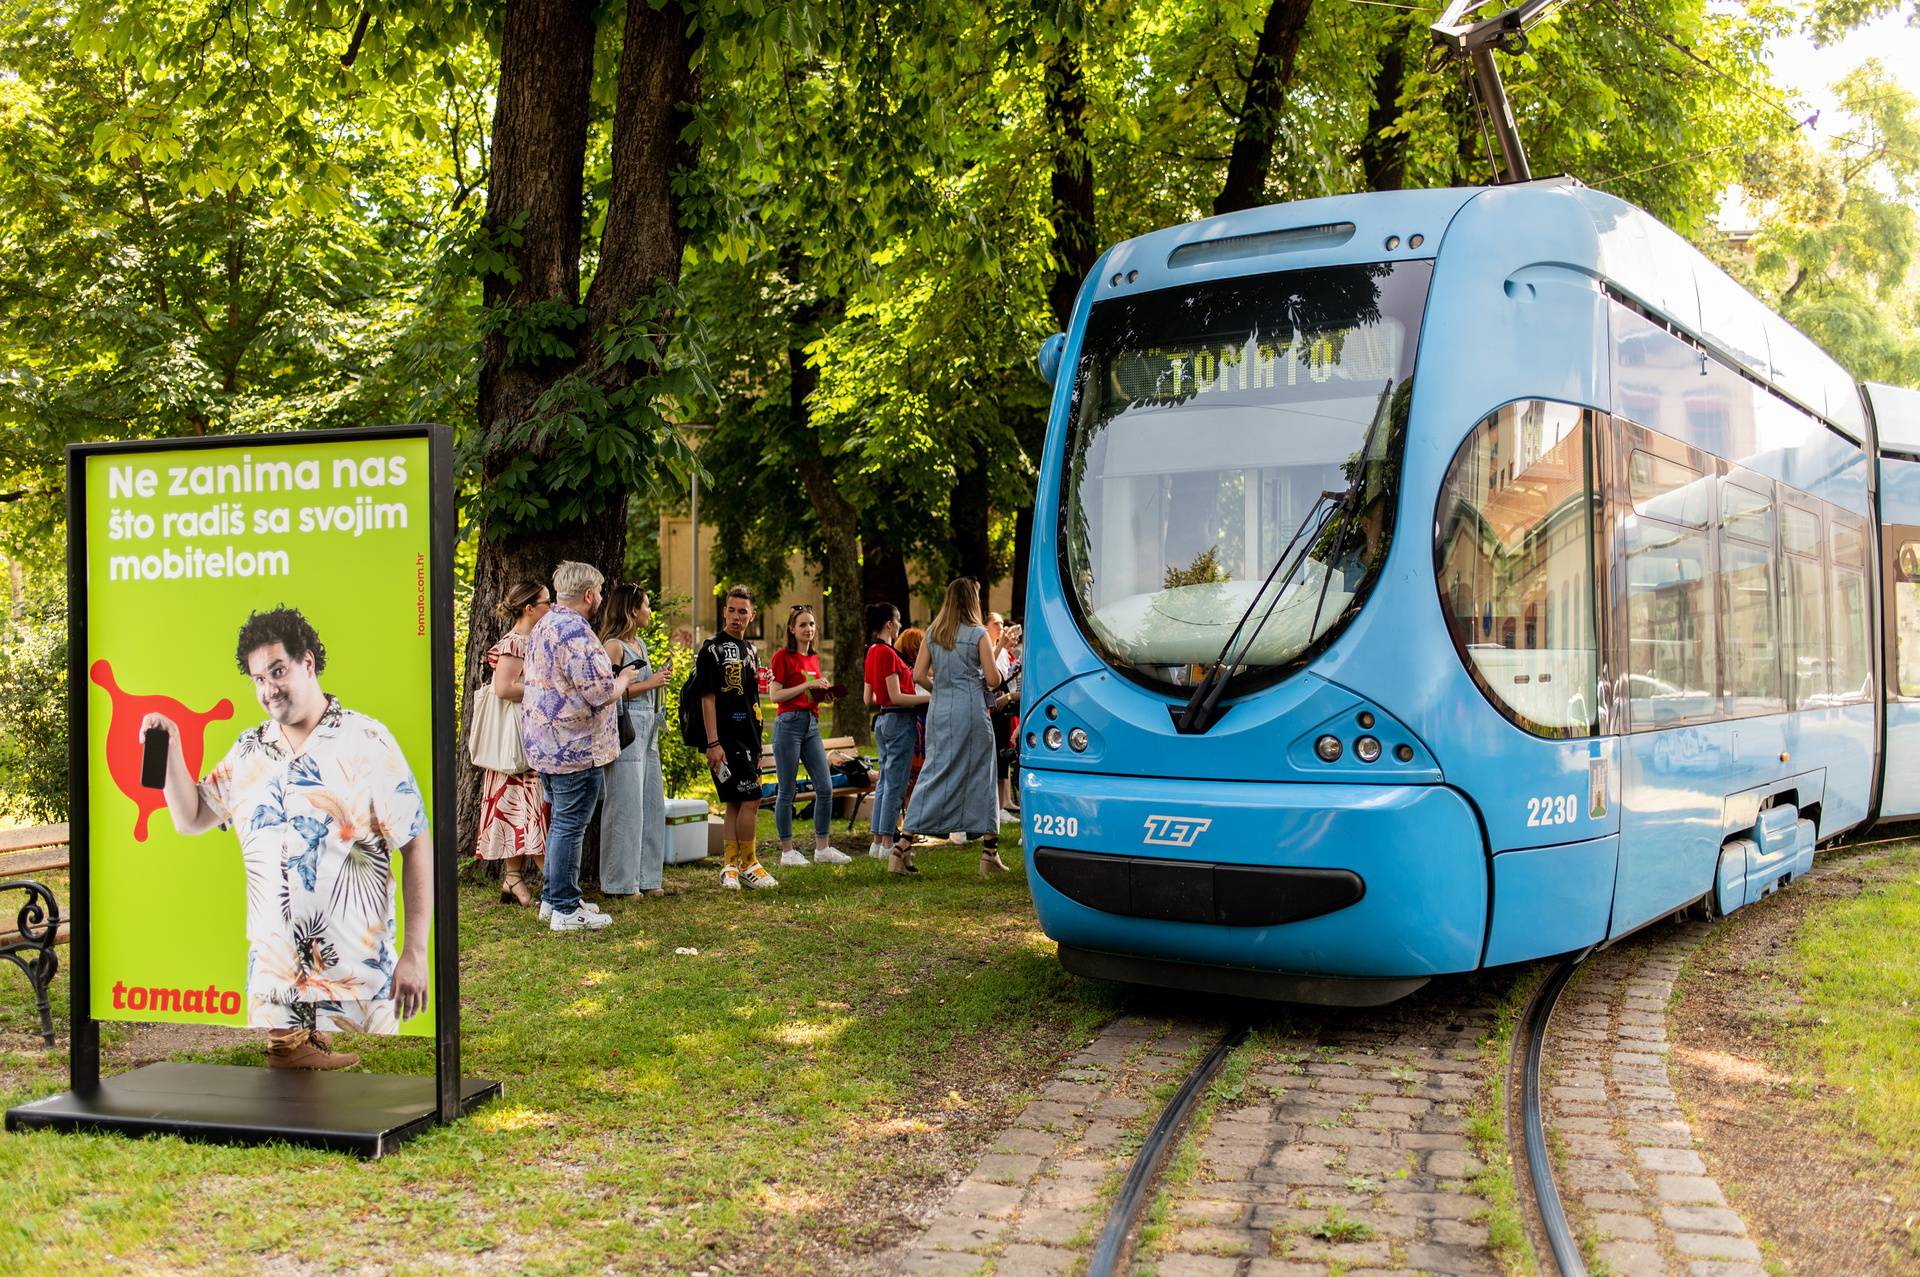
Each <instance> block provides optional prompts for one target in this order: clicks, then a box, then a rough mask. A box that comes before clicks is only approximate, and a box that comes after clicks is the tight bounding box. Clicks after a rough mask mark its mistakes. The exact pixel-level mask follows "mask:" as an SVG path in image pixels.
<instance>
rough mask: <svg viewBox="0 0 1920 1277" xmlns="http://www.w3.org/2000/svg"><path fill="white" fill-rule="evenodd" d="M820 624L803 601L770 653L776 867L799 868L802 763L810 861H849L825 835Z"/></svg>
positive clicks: (827, 695)
mask: <svg viewBox="0 0 1920 1277" xmlns="http://www.w3.org/2000/svg"><path fill="white" fill-rule="evenodd" d="M819 633H820V622H819V619H818V618H816V617H815V616H814V614H813V609H812V608H810V607H808V606H807V605H806V604H804V603H799V604H795V605H794V609H793V611H792V612H791V613H790V614H789V615H788V617H787V642H786V645H785V646H784V647H782V648H781V649H780V650H779V651H777V652H775V653H774V654H773V672H772V675H771V677H770V679H769V681H768V683H767V693H768V695H770V696H771V697H773V703H774V706H775V710H774V717H773V769H774V772H775V774H776V775H778V776H779V778H780V790H779V796H778V797H777V798H775V799H774V803H773V827H774V829H775V831H776V832H777V833H779V835H780V863H781V864H783V865H804V864H806V863H807V858H806V856H805V855H803V854H802V853H800V852H798V851H795V850H794V848H793V797H794V793H795V792H796V791H797V790H798V789H799V787H800V764H801V763H803V762H804V763H805V764H806V765H807V779H808V780H810V781H812V782H813V863H815V864H816V865H844V864H846V863H847V862H848V861H850V860H852V859H853V857H851V856H848V855H846V854H845V853H843V852H838V851H835V850H834V849H833V845H832V844H831V843H829V842H828V841H827V835H828V834H830V833H831V832H832V831H833V777H832V776H830V775H829V774H828V763H827V747H826V744H825V742H823V741H822V740H821V739H820V707H821V706H822V705H824V704H826V703H827V702H828V701H830V700H832V699H833V685H832V684H831V683H829V682H827V680H826V679H824V678H821V677H820V656H819V653H817V652H816V651H814V639H815V637H816V636H818V634H819Z"/></svg>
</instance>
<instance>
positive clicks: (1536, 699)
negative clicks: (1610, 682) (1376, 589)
mask: <svg viewBox="0 0 1920 1277" xmlns="http://www.w3.org/2000/svg"><path fill="white" fill-rule="evenodd" d="M1592 437H1593V427H1592V418H1591V414H1590V413H1589V412H1587V411H1586V410H1584V409H1581V408H1576V407H1572V406H1570V405H1566V404H1555V403H1544V402H1540V401H1538V400H1529V401H1524V402H1521V403H1515V404H1509V405H1507V406H1506V407H1504V408H1502V409H1500V410H1499V411H1498V412H1495V413H1494V414H1493V415H1492V416H1490V417H1488V418H1486V419H1485V420H1484V421H1482V422H1481V423H1480V424H1479V425H1478V426H1477V427H1476V428H1475V429H1474V431H1473V433H1472V434H1470V435H1468V436H1467V440H1466V442H1465V443H1463V444H1461V445H1460V450H1459V452H1457V453H1456V454H1455V455H1454V459H1453V465H1452V467H1451V468H1450V469H1449V470H1448V472H1447V480H1446V483H1445V484H1444V485H1442V487H1441V490H1440V505H1439V509H1438V515H1439V519H1438V523H1439V541H1438V544H1437V545H1436V546H1435V569H1436V575H1437V576H1438V578H1439V583H1440V596H1441V603H1442V605H1443V607H1444V609H1445V611H1446V615H1447V625H1448V629H1449V630H1450V631H1451V632H1452V634H1453V637H1454V642H1455V643H1456V644H1457V645H1458V647H1459V649H1460V652H1461V655H1462V658H1463V659H1464V660H1465V661H1466V662H1467V666H1468V668H1469V669H1470V670H1472V671H1473V673H1474V676H1475V680H1476V681H1477V682H1478V683H1479V684H1480V686H1481V688H1482V689H1483V690H1484V691H1485V692H1486V693H1487V695H1488V697H1489V698H1490V699H1491V700H1492V701H1493V703H1494V705H1495V706H1496V707H1498V708H1499V709H1500V710H1501V712H1502V713H1504V714H1505V715H1506V716H1507V717H1508V718H1510V719H1512V720H1513V721H1514V722H1516V723H1518V724H1519V725H1520V726H1521V727H1524V728H1526V729H1527V730H1528V731H1530V732H1533V733H1535V734H1536V735H1541V736H1553V737H1568V736H1590V735H1592V734H1593V732H1594V731H1595V728H1596V717H1597V716H1596V710H1595V705H1596V680H1597V678H1598V670H1599V643H1598V641H1597V639H1596V637H1595V628H1594V606H1593V513H1594V499H1593V486H1592V481H1591V477H1590V475H1591V468H1590V466H1589V464H1588V458H1589V455H1590V447H1591V440H1592Z"/></svg>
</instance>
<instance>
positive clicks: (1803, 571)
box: [1780, 505, 1827, 707]
mask: <svg viewBox="0 0 1920 1277" xmlns="http://www.w3.org/2000/svg"><path fill="white" fill-rule="evenodd" d="M1809 523H1810V524H1811V532H1812V535H1811V537H1808V536H1804V535H1799V534H1800V533H1804V532H1805V531H1807V530H1808V526H1809ZM1801 545H1806V546H1809V547H1810V548H1811V549H1812V550H1813V554H1812V555H1808V554H1802V553H1799V552H1797V551H1796V549H1795V547H1796V546H1801ZM1780 548H1781V549H1783V550H1786V551H1787V553H1786V554H1785V555H1784V556H1783V557H1782V558H1781V560H1780V601H1781V607H1780V612H1781V617H1782V619H1783V620H1784V622H1785V629H1786V658H1787V659H1786V666H1787V677H1788V681H1789V683H1790V685H1791V690H1792V693H1793V703H1794V705H1795V707H1803V706H1808V705H1820V704H1824V703H1825V702H1826V699H1827V606H1826V605H1827V591H1826V582H1825V580H1824V577H1825V572H1824V569H1823V566H1822V564H1821V562H1820V560H1819V559H1818V558H1816V557H1814V555H1817V554H1818V553H1819V550H1820V516H1819V515H1818V514H1815V513H1813V512H1812V511H1809V510H1801V509H1798V508H1796V507H1794V506H1791V505H1788V506H1782V507H1781V509H1780Z"/></svg>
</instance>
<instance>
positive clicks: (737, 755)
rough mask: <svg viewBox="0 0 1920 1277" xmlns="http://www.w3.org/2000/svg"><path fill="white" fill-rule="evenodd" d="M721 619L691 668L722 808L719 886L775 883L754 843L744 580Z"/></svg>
mask: <svg viewBox="0 0 1920 1277" xmlns="http://www.w3.org/2000/svg"><path fill="white" fill-rule="evenodd" d="M721 621H722V623H723V624H724V625H725V626H726V628H725V629H724V630H722V631H721V632H720V633H718V634H716V635H714V636H713V637H712V638H710V639H708V640H707V641H706V642H705V643H703V644H701V646H700V655H699V656H698V657H696V658H695V665H694V673H695V684H696V686H697V687H698V688H699V689H700V721H701V723H702V724H703V725H704V726H705V727H706V731H707V765H708V766H709V767H711V768H712V769H713V784H714V788H715V789H716V790H718V791H719V794H720V801H721V802H723V803H725V804H726V808H727V809H726V814H725V815H724V816H723V817H722V818H721V822H722V836H723V837H724V838H725V840H726V857H727V859H726V867H725V868H724V869H722V870H721V871H720V885H721V886H722V887H728V888H732V889H735V890H738V889H739V888H740V887H742V886H746V887H777V886H779V885H780V884H779V882H778V881H776V880H775V879H774V876H773V875H772V874H770V873H768V872H767V870H766V866H764V865H762V864H761V863H760V856H759V853H758V852H757V851H756V849H755V845H754V844H755V842H756V834H755V824H756V822H757V821H758V820H759V819H760V659H759V657H758V655H757V654H756V653H755V652H754V650H753V644H751V643H749V642H747V639H746V634H747V627H748V626H749V625H752V624H753V591H751V590H749V589H748V588H747V587H746V586H744V585H736V586H734V587H733V588H732V589H731V590H728V591H727V601H726V605H725V607H724V608H723V609H722V611H721Z"/></svg>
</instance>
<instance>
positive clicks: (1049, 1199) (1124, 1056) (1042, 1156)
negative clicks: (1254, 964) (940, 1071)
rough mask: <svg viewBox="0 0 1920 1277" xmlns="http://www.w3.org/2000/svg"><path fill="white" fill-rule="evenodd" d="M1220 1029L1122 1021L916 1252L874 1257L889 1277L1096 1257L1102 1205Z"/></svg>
mask: <svg viewBox="0 0 1920 1277" xmlns="http://www.w3.org/2000/svg"><path fill="white" fill-rule="evenodd" d="M1220 1032H1221V1030H1220V1027H1219V1026H1218V1025H1206V1024H1198V1023H1191V1022H1170V1021H1167V1020H1162V1019H1151V1018H1146V1017H1141V1016H1125V1017H1122V1018H1121V1019H1119V1020H1116V1021H1114V1022H1113V1023H1112V1024H1110V1025H1108V1026H1107V1027H1106V1028H1105V1029H1103V1030H1101V1032H1100V1034H1099V1036H1097V1037H1096V1038H1094V1040H1093V1041H1092V1042H1090V1043H1088V1044H1087V1046H1086V1047H1085V1049H1083V1050H1081V1051H1080V1052H1079V1053H1078V1054H1076V1055H1074V1056H1073V1057H1072V1058H1070V1059H1069V1060H1068V1061H1067V1062H1066V1064H1065V1066H1064V1067H1063V1068H1062V1069H1061V1071H1060V1073H1059V1074H1058V1075H1057V1076H1056V1077H1055V1078H1054V1079H1053V1081H1051V1082H1049V1083H1048V1084H1047V1085H1046V1086H1045V1087H1043V1088H1042V1089H1041V1091H1040V1094H1039V1095H1038V1096H1037V1097H1036V1098H1034V1099H1033V1100H1032V1101H1030V1102H1029V1103H1028V1104H1027V1106H1026V1107H1025V1108H1024V1109H1022V1110H1021V1111H1020V1114H1019V1116H1018V1117H1016V1118H1015V1119H1014V1122H1013V1125H1012V1126H1010V1127H1008V1128H1007V1129H1006V1130H1005V1131H1002V1132H1001V1133H1000V1136H999V1138H998V1139H997V1140H995V1142H994V1143H993V1144H992V1145H991V1146H990V1147H989V1148H988V1150H987V1152H986V1154H985V1155H984V1156H982V1157H981V1159H980V1163H979V1165H977V1166H975V1167H974V1168H973V1170H972V1172H971V1173H970V1174H969V1175H968V1176H967V1177H966V1178H965V1179H963V1180H961V1181H960V1183H959V1184H958V1185H957V1186H956V1187H955V1188H954V1189H953V1191H952V1192H951V1193H950V1194H949V1195H948V1197H947V1199H946V1200H945V1202H944V1203H942V1204H941V1205H940V1206H939V1207H938V1208H937V1209H936V1212H935V1214H934V1216H933V1218H932V1219H931V1220H930V1221H929V1222H928V1223H927V1225H926V1226H925V1227H924V1228H923V1229H922V1230H921V1231H920V1233H919V1235H918V1236H916V1237H914V1238H913V1239H912V1240H911V1241H910V1242H909V1243H908V1244H907V1245H905V1246H902V1247H898V1248H896V1249H894V1250H892V1251H889V1252H886V1253H885V1254H882V1255H880V1256H878V1257H876V1259H875V1261H874V1264H873V1271H875V1272H881V1273H930V1274H948V1273H952V1274H961V1273H977V1272H987V1271H992V1272H994V1273H996V1274H998V1275H999V1277H1052V1275H1053V1274H1065V1273H1068V1272H1070V1271H1071V1270H1072V1269H1073V1267H1074V1265H1075V1264H1076V1263H1078V1262H1080V1260H1081V1258H1082V1256H1084V1255H1085V1253H1086V1252H1087V1251H1089V1250H1091V1249H1092V1247H1093V1241H1094V1238H1095V1237H1096V1236H1097V1235H1098V1233H1099V1231H1100V1225H1101V1223H1102V1222H1103V1220H1104V1218H1105V1215H1104V1212H1103V1210H1102V1201H1103V1197H1102V1193H1103V1190H1104V1189H1105V1187H1106V1185H1107V1184H1108V1182H1109V1181H1115V1182H1117V1181H1118V1179H1119V1178H1120V1177H1121V1176H1123V1175H1125V1173H1126V1168H1127V1165H1128V1163H1129V1161H1130V1160H1131V1159H1132V1156H1133V1153H1134V1150H1135V1148H1136V1147H1137V1144H1138V1139H1137V1135H1136V1134H1135V1133H1136V1132H1138V1131H1140V1130H1142V1129H1144V1127H1145V1126H1148V1125H1151V1123H1152V1121H1153V1119H1154V1117H1155V1116H1156V1115H1157V1114H1158V1112H1159V1109H1160V1103H1159V1102H1157V1101H1156V1099H1155V1096H1154V1094H1153V1092H1154V1090H1155V1088H1156V1087H1159V1086H1161V1085H1162V1084H1170V1083H1177V1082H1178V1081H1179V1080H1180V1079H1182V1078H1184V1077H1185V1076H1186V1075H1187V1073H1188V1071H1189V1070H1190V1069H1191V1068H1192V1066H1193V1063H1194V1061H1195V1060H1196V1059H1197V1058H1198V1055H1199V1053H1200V1052H1201V1051H1204V1050H1205V1049H1207V1048H1210V1047H1211V1046H1212V1044H1213V1043H1214V1041H1216V1040H1217V1039H1218V1037H1219V1034H1220Z"/></svg>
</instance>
